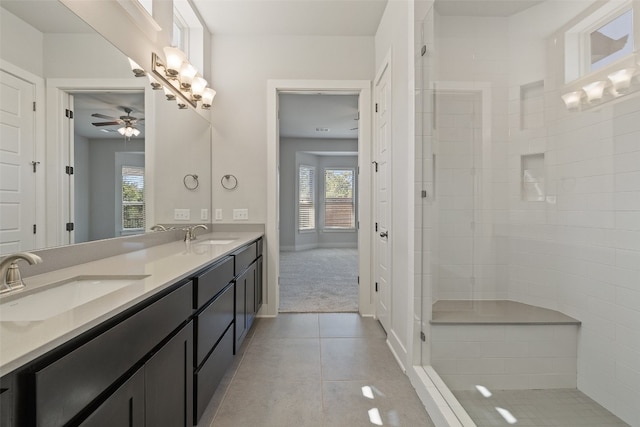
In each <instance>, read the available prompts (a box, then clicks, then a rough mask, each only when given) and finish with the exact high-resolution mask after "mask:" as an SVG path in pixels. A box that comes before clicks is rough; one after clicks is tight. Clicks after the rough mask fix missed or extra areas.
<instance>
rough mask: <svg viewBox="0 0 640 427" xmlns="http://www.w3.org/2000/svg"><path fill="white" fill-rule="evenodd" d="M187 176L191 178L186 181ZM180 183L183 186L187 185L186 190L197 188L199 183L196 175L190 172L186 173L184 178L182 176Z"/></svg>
mask: <svg viewBox="0 0 640 427" xmlns="http://www.w3.org/2000/svg"><path fill="white" fill-rule="evenodd" d="M188 178H191V180H189V182H187V181H188ZM182 183H183V184H184V186H185V187H187V189H188V190H195V189H196V188H198V185H200V183H199V182H198V175H196V174H192V173H188V174H186V175H185V176H184V178H182Z"/></svg>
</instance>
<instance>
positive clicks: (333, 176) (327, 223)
mask: <svg viewBox="0 0 640 427" xmlns="http://www.w3.org/2000/svg"><path fill="white" fill-rule="evenodd" d="M354 175H355V173H354V170H353V169H325V171H324V227H325V228H333V229H339V230H350V229H354V228H355V226H356V209H355V200H354Z"/></svg>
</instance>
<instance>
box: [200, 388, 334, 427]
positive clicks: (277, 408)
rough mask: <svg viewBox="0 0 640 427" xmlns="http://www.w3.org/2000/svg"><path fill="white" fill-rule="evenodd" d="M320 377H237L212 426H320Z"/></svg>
mask: <svg viewBox="0 0 640 427" xmlns="http://www.w3.org/2000/svg"><path fill="white" fill-rule="evenodd" d="M321 389H322V385H321V383H320V381H305V382H295V383H291V382H284V381H278V380H277V379H275V378H274V379H273V380H271V381H256V380H239V379H237V378H236V379H234V381H233V383H232V384H231V386H230V387H229V390H228V391H227V395H226V396H225V399H224V401H223V402H222V405H221V406H220V409H219V410H218V413H217V414H216V417H215V418H214V420H213V423H212V424H211V427H252V426H260V427H288V426H291V427H320V426H322V391H321Z"/></svg>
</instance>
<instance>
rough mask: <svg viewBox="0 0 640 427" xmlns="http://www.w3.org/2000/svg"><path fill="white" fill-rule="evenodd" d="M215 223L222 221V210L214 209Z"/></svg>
mask: <svg viewBox="0 0 640 427" xmlns="http://www.w3.org/2000/svg"><path fill="white" fill-rule="evenodd" d="M216 221H222V209H216Z"/></svg>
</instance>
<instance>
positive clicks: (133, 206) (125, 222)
mask: <svg viewBox="0 0 640 427" xmlns="http://www.w3.org/2000/svg"><path fill="white" fill-rule="evenodd" d="M144 224H145V211H144V167H139V166H123V167H122V229H123V230H137V229H144V227H145V225H144Z"/></svg>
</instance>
